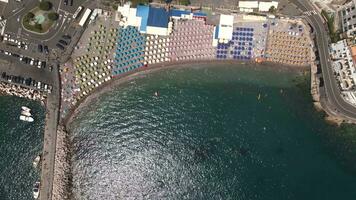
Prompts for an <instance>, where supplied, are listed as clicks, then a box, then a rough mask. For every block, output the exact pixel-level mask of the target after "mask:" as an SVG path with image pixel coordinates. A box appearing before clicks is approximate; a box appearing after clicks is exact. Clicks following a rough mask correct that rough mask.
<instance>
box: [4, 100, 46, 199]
mask: <svg viewBox="0 0 356 200" xmlns="http://www.w3.org/2000/svg"><path fill="white" fill-rule="evenodd" d="M21 106H27V107H29V108H31V109H32V111H31V113H32V115H33V116H34V119H35V122H34V123H28V122H22V121H20V120H19V116H20V113H21ZM43 133H44V108H43V107H42V106H41V105H40V103H38V102H34V101H28V100H25V99H21V98H17V97H9V96H0V160H1V161H0V200H30V199H33V196H32V188H33V184H34V183H35V182H36V181H37V180H39V170H37V169H34V168H33V166H32V162H33V160H34V158H35V157H36V156H37V155H39V154H40V153H41V151H42V146H43Z"/></svg>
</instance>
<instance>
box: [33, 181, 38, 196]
mask: <svg viewBox="0 0 356 200" xmlns="http://www.w3.org/2000/svg"><path fill="white" fill-rule="evenodd" d="M39 196H40V182H38V181H37V182H36V183H35V185H34V186H33V198H35V199H38V197H39Z"/></svg>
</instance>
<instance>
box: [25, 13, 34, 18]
mask: <svg viewBox="0 0 356 200" xmlns="http://www.w3.org/2000/svg"><path fill="white" fill-rule="evenodd" d="M26 17H27V18H28V19H32V18H34V17H35V14H33V13H32V12H29V13H27V15H26Z"/></svg>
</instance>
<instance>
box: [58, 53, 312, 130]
mask: <svg viewBox="0 0 356 200" xmlns="http://www.w3.org/2000/svg"><path fill="white" fill-rule="evenodd" d="M199 65H204V66H202V67H204V68H205V67H218V66H222V65H231V66H233V67H246V68H247V67H248V68H251V69H254V70H257V69H261V68H266V69H270V70H276V72H278V73H279V72H293V73H304V72H305V71H310V67H309V66H293V65H285V64H280V63H274V62H263V63H256V62H251V61H249V62H242V61H237V60H195V61H185V62H182V61H180V62H169V63H158V64H153V65H150V66H148V67H141V68H138V69H136V70H133V71H131V72H128V73H125V74H121V75H118V76H116V77H113V78H112V79H111V80H110V81H108V82H106V83H104V84H102V85H101V86H99V87H97V88H96V89H95V90H93V91H92V92H91V93H90V94H88V95H87V96H85V97H84V98H82V99H81V100H80V101H78V102H77V103H76V105H74V106H73V107H72V108H71V109H70V111H69V112H68V114H67V116H66V117H65V118H64V119H61V123H62V124H63V125H64V127H65V129H66V131H67V132H69V130H68V127H69V125H70V124H71V122H72V121H73V119H75V118H76V117H77V115H78V114H79V112H80V110H81V108H83V107H85V106H86V105H88V104H89V103H91V102H92V101H93V100H95V99H96V98H97V97H99V96H100V95H101V94H103V93H106V92H108V91H110V90H112V89H114V88H115V87H117V86H119V85H121V84H123V83H125V82H128V81H130V80H133V79H135V78H137V77H138V76H140V75H146V74H150V73H154V72H158V71H161V70H165V69H169V70H172V69H177V68H189V67H192V68H196V67H198V68H199Z"/></svg>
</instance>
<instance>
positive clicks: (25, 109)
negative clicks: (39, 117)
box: [21, 106, 31, 112]
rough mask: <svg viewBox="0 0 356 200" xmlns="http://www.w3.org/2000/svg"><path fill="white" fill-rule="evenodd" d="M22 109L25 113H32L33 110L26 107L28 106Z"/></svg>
mask: <svg viewBox="0 0 356 200" xmlns="http://www.w3.org/2000/svg"><path fill="white" fill-rule="evenodd" d="M21 109H22V110H23V111H27V112H31V109H29V108H28V107H26V106H22V107H21Z"/></svg>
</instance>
